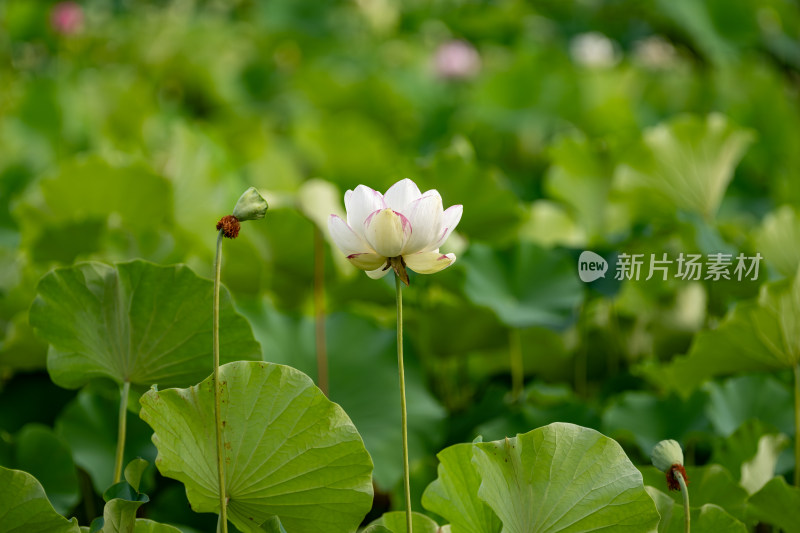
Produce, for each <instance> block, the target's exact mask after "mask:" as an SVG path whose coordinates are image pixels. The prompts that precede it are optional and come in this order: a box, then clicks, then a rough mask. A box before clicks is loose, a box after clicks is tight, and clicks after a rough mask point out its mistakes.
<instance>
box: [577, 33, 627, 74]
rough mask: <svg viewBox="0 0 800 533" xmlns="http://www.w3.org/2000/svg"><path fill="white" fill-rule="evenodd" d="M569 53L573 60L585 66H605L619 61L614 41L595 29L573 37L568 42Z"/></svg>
mask: <svg viewBox="0 0 800 533" xmlns="http://www.w3.org/2000/svg"><path fill="white" fill-rule="evenodd" d="M569 55H570V56H571V57H572V60H573V61H575V62H576V63H578V64H579V65H583V66H586V67H598V68H607V67H613V66H614V65H616V64H617V63H618V62H619V57H618V55H617V49H616V46H615V45H614V42H613V41H612V40H611V39H609V38H608V37H606V36H605V35H603V34H602V33H599V32H596V31H593V32H589V33H581V34H580V35H576V36H575V37H573V38H572V40H571V41H570V42H569Z"/></svg>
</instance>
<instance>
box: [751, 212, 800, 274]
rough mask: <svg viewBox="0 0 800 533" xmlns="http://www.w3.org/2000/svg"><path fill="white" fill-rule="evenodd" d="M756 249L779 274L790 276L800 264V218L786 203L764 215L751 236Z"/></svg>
mask: <svg viewBox="0 0 800 533" xmlns="http://www.w3.org/2000/svg"><path fill="white" fill-rule="evenodd" d="M753 241H754V242H756V243H758V250H759V251H760V252H761V253H762V254H763V255H764V260H765V261H766V262H767V264H768V265H771V266H772V267H774V268H775V270H777V271H778V272H779V273H780V274H781V275H783V276H787V277H792V276H794V275H795V273H796V272H797V267H798V266H800V250H798V249H797V246H796V243H798V242H800V218H798V216H797V213H796V212H795V210H794V209H793V208H792V207H791V206H788V205H784V206H781V207H780V208H778V209H776V210H775V211H773V212H771V213H769V214H768V215H767V216H765V217H764V221H763V222H762V223H761V226H760V227H759V228H758V230H757V231H756V233H755V235H754V236H753Z"/></svg>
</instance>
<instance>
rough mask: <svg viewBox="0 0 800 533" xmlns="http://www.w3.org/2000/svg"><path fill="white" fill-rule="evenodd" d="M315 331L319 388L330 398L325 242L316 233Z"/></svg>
mask: <svg viewBox="0 0 800 533" xmlns="http://www.w3.org/2000/svg"><path fill="white" fill-rule="evenodd" d="M314 330H315V338H316V342H315V344H316V350H317V386H319V388H320V390H321V391H322V392H323V393H324V394H325V396H328V351H327V349H326V346H325V240H324V239H323V237H322V232H321V231H320V230H319V229H317V230H316V231H314Z"/></svg>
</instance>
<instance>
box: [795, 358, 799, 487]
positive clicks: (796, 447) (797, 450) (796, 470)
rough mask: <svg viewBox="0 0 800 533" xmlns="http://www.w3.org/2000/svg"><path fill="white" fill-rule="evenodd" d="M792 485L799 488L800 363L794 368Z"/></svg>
mask: <svg viewBox="0 0 800 533" xmlns="http://www.w3.org/2000/svg"><path fill="white" fill-rule="evenodd" d="M794 485H795V487H800V363H798V364H796V365H795V366H794Z"/></svg>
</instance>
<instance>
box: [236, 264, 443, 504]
mask: <svg viewBox="0 0 800 533" xmlns="http://www.w3.org/2000/svg"><path fill="white" fill-rule="evenodd" d="M368 281H371V280H368ZM241 308H242V312H243V313H245V314H246V315H247V317H248V318H249V319H250V320H251V322H252V324H253V327H254V331H255V334H256V337H257V338H258V340H259V341H260V342H261V344H262V346H263V347H264V360H266V361H270V362H273V363H280V364H286V365H291V366H293V367H295V368H297V369H299V370H301V371H303V372H305V373H307V374H309V375H311V376H314V375H316V371H317V370H316V368H317V367H316V355H315V351H314V321H313V319H311V318H309V317H292V316H289V315H286V314H283V313H280V312H278V311H276V310H275V309H274V308H272V307H271V306H270V305H269V304H268V303H267V302H264V301H262V302H252V305H249V304H243V305H242V306H241ZM325 332H326V336H327V338H326V348H327V352H328V365H329V383H330V398H331V399H332V400H333V401H335V402H336V403H338V404H339V405H341V406H342V408H344V410H345V411H346V412H347V414H348V416H349V417H350V418H351V419H352V421H353V424H355V426H356V428H357V429H358V431H359V433H360V434H361V436H362V438H363V439H364V445H365V446H366V447H367V450H368V451H369V453H370V455H371V456H372V459H373V461H374V462H375V470H374V472H373V476H374V478H375V483H376V484H377V485H378V486H379V487H381V488H382V489H384V490H389V489H390V488H391V487H393V486H395V485H396V484H397V483H398V482H400V480H401V479H402V475H403V467H402V464H401V462H400V461H398V460H397V458H398V457H402V455H401V454H402V435H401V430H400V400H399V398H400V391H399V386H398V382H397V348H396V346H397V345H396V342H397V340H396V339H397V335H396V333H395V332H394V331H393V330H390V329H384V328H380V327H378V326H376V325H375V324H374V323H372V322H371V321H369V320H366V319H364V318H360V317H356V316H354V315H351V314H347V313H335V314H332V315H330V316H329V317H328V318H327V320H326V321H325ZM355 339H357V341H356V340H355ZM356 345H357V349H354V347H356ZM405 364H406V368H405V370H406V393H407V394H406V399H407V402H408V403H407V407H408V446H409V460H410V461H411V462H412V463H413V462H415V461H418V460H421V459H423V458H425V457H428V456H429V453H430V452H429V450H431V449H439V448H440V447H441V439H442V420H443V419H444V418H445V414H446V413H445V411H444V409H443V408H442V406H441V405H439V403H438V402H437V401H436V399H435V398H434V397H433V396H432V395H431V393H430V391H429V390H428V389H427V388H426V387H425V386H424V382H423V379H422V376H421V375H420V371H419V367H418V363H417V361H416V358H415V357H414V356H413V353H412V352H411V350H407V353H406V360H405Z"/></svg>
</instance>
